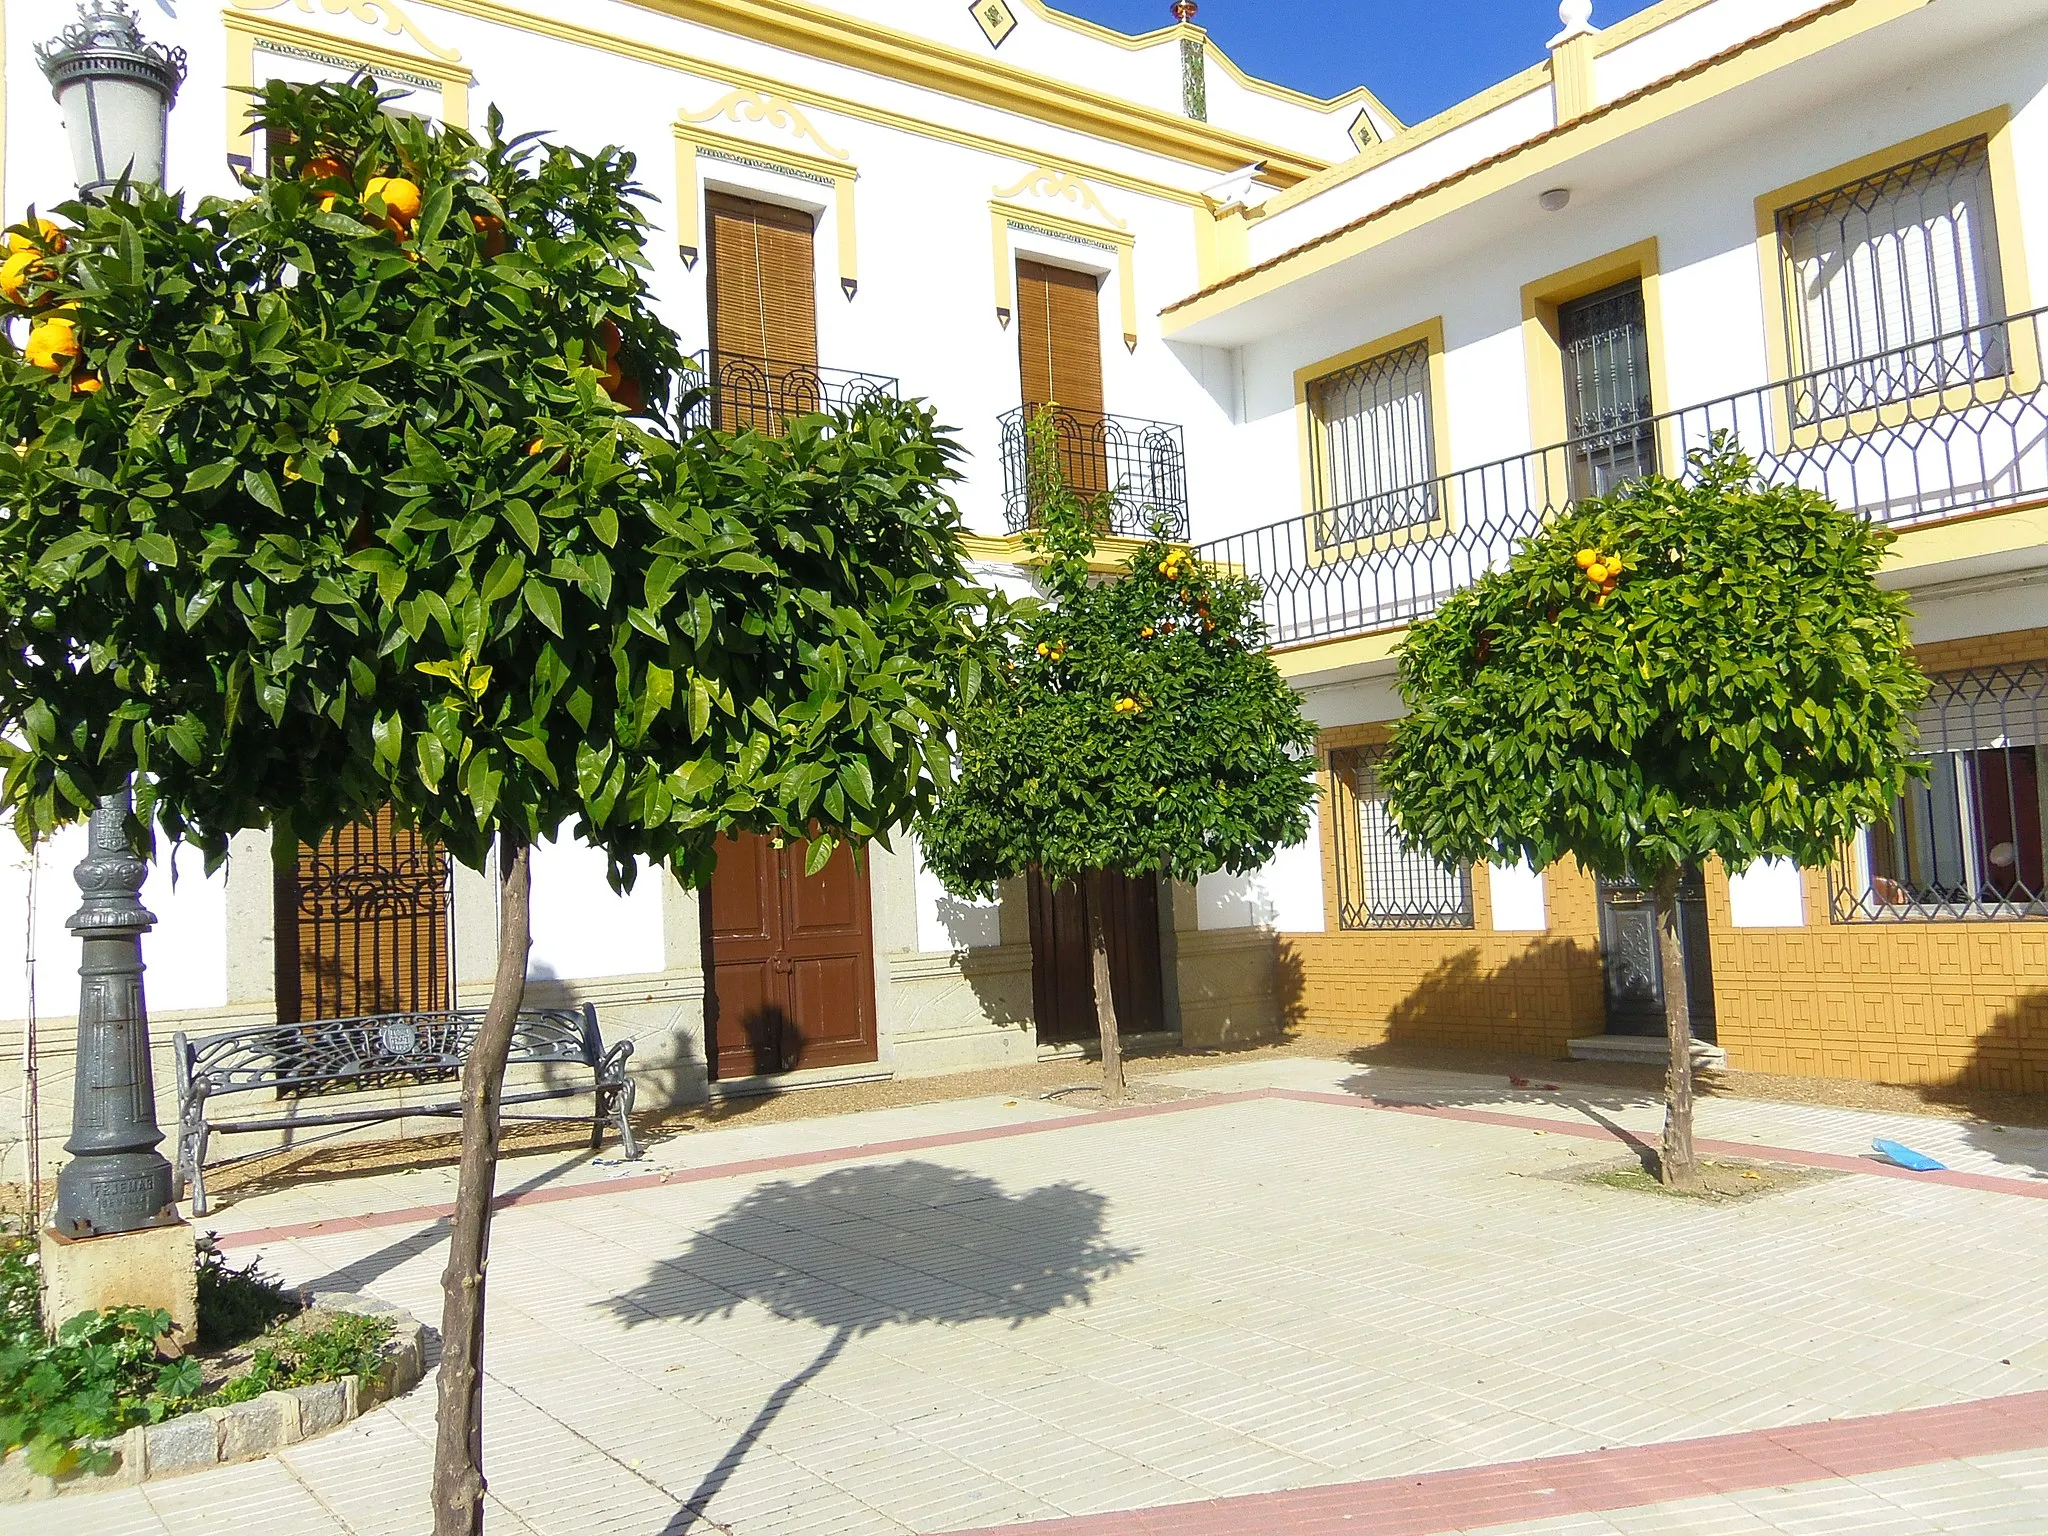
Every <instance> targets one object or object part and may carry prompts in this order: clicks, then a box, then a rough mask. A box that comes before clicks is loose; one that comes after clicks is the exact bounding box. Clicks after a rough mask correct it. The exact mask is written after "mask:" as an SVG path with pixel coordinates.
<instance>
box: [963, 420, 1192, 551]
mask: <svg viewBox="0 0 2048 1536" xmlns="http://www.w3.org/2000/svg"><path fill="white" fill-rule="evenodd" d="M1047 416H1050V419H1051V422H1052V441H1053V450H1054V453H1055V454H1056V456H1057V460H1058V465H1059V471H1060V474H1061V476H1062V478H1064V479H1065V480H1066V482H1067V484H1069V485H1071V486H1073V487H1074V488H1075V489H1076V490H1078V491H1080V492H1081V493H1082V494H1083V495H1085V496H1104V495H1106V496H1107V497H1109V499H1110V501H1109V529H1108V531H1109V532H1111V533H1114V534H1124V535H1128V536H1130V537H1133V538H1148V537H1151V536H1152V535H1153V534H1155V533H1156V534H1158V535H1159V536H1160V537H1162V538H1169V539H1185V538H1186V537H1187V536H1188V468H1187V466H1188V453H1187V444H1186V443H1185V442H1184V441H1183V439H1182V436H1181V429H1180V428H1179V427H1178V426H1176V425H1174V424H1173V423H1171V422H1164V421H1143V420H1140V419H1138V418H1136V417H1131V416H1105V415H1103V414H1102V413H1101V412H1099V411H1075V410H1069V409H1068V408H1067V407H1066V406H1063V405H1053V406H1044V405H1027V406H1020V407H1018V408H1017V409H1016V410H1014V411H1010V412H1007V413H1005V414H1004V416H1003V417H1002V419H1001V426H1002V429H1003V440H1002V451H1003V511H1004V515H1005V516H1006V517H1007V519H1008V521H1009V527H1010V532H1012V533H1022V532H1023V531H1024V530H1025V529H1026V528H1030V527H1033V526H1035V525H1036V523H1037V521H1038V516H1037V511H1038V505H1039V500H1040V497H1041V496H1042V495H1043V491H1042V490H1041V489H1040V485H1041V483H1042V477H1041V475H1040V474H1039V472H1038V471H1037V470H1036V468H1035V466H1034V465H1033V464H1032V462H1031V451H1030V450H1031V442H1030V430H1029V429H1030V427H1031V426H1032V425H1033V424H1034V423H1036V422H1037V421H1039V420H1041V419H1043V418H1045V417H1047Z"/></svg>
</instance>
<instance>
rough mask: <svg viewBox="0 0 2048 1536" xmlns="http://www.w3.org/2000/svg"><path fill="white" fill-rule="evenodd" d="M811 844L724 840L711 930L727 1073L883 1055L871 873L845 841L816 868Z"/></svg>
mask: <svg viewBox="0 0 2048 1536" xmlns="http://www.w3.org/2000/svg"><path fill="white" fill-rule="evenodd" d="M806 853H807V848H806V847H805V845H803V844H792V845H790V846H789V847H786V848H777V847H775V845H774V844H773V843H772V842H771V841H770V840H769V839H767V838H765V837H757V836H754V835H752V834H747V835H743V836H741V837H738V838H736V839H733V840H732V841H729V842H727V843H726V844H724V845H723V846H722V847H721V848H720V851H719V857H718V867H717V868H716V870H715V871H714V872H713V874H712V877H711V888H710V890H709V891H708V892H707V893H706V899H705V902H704V929H705V947H706V949H707V951H708V954H707V958H706V972H707V979H708V981H709V985H708V986H707V987H706V989H705V990H706V997H705V1012H706V1021H707V1023H708V1025H709V1029H710V1039H711V1049H710V1053H709V1054H710V1057H711V1062H712V1075H713V1076H714V1077H716V1078H719V1079H721V1080H725V1079H731V1078H735V1077H757V1076H762V1075H765V1074H767V1073H773V1072H794V1071H798V1070H800V1069H802V1068H806V1067H836V1066H844V1065H846V1064H848V1063H851V1062H862V1061H873V1060H875V1059H876V1055H877V1050H876V1039H875V971H874V938H873V923H872V921H871V918H870V913H869V907H868V881H867V873H866V871H865V870H864V869H862V868H859V867H857V866H856V865H855V863H854V859H853V854H852V852H851V851H850V850H848V849H846V848H844V847H842V848H840V849H839V850H838V851H837V852H836V853H834V854H833V855H832V860H831V862H830V863H829V864H827V865H826V866H825V868H824V869H823V870H821V871H820V872H819V873H818V874H816V875H808V876H807V875H805V874H804V859H805V856H806Z"/></svg>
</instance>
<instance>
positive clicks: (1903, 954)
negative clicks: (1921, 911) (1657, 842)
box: [1278, 628, 2048, 1092]
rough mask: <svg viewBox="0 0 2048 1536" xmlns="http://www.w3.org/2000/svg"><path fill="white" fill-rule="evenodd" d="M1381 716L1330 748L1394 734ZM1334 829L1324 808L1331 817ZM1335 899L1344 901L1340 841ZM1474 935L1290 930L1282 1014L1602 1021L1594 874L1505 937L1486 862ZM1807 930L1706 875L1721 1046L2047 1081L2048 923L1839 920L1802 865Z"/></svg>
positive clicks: (1954, 660) (1409, 1039)
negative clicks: (1764, 919) (1746, 915)
mask: <svg viewBox="0 0 2048 1536" xmlns="http://www.w3.org/2000/svg"><path fill="white" fill-rule="evenodd" d="M1919 658H1920V663H1921V665H1922V666H1923V667H1924V668H1925V669H1926V670H1928V671H1929V672H1951V671H1959V670H1963V669H1965V668H1972V667H1976V668H1985V667H1993V666H2000V665H2014V664H2017V663H2021V662H2027V661H2044V660H2048V628H2041V629H2029V630H2019V631H2013V632H2009V633H2006V634H2000V635H1988V636H1978V637H1975V638H1971V639H1965V640H1953V641H1944V642H1941V643H1939V644H1934V645H1926V646H1922V647H1920V649H1919ZM1385 739H1386V730H1385V728H1384V727H1383V726H1377V725H1367V726H1353V727H1347V728H1344V729H1340V730H1332V731H1327V732H1325V733H1324V735H1323V738H1322V745H1323V747H1324V748H1325V750H1327V749H1329V748H1332V747H1348V746H1357V745H1363V744H1367V743H1371V742H1377V741H1384V740H1385ZM1328 825H1329V820H1328V818H1325V826H1326V827H1327V826H1328ZM1331 835H1332V834H1331V833H1329V832H1326V833H1325V836H1324V840H1323V841H1324V847H1323V884H1324V892H1325V910H1326V911H1329V912H1332V913H1334V912H1335V911H1336V910H1337V901H1336V891H1335V881H1336V869H1335V861H1334V844H1333V843H1332V842H1331ZM1474 884H1475V889H1474V893H1473V894H1474V905H1475V908H1476V911H1475V926H1474V927H1473V928H1472V929H1470V930H1464V931H1455V932H1441V931H1435V932H1432V931H1419V932H1409V931H1391V932H1369V933H1337V932H1330V933H1324V934H1304V935H1290V936H1286V937H1284V938H1283V939H1282V940H1281V952H1280V965H1279V977H1278V980H1279V987H1280V995H1281V1002H1282V1012H1283V1017H1285V1018H1286V1019H1288V1020H1289V1021H1290V1022H1291V1023H1292V1024H1294V1025H1295V1027H1297V1028H1309V1029H1313V1030H1315V1031H1316V1032H1317V1033H1326V1034H1334V1035H1338V1036H1341V1037H1347V1038H1356V1039H1357V1040H1359V1041H1360V1042H1361V1043H1364V1044H1374V1043H1380V1042H1383V1041H1384V1042H1393V1043H1397V1044H1402V1043H1407V1044H1431V1045H1456V1046H1464V1047H1469V1048H1471V1049H1474V1050H1480V1051H1499V1052H1516V1053H1531V1054H1542V1055H1549V1056H1558V1055H1562V1054H1563V1052H1564V1046H1565V1042H1566V1041H1568V1040H1570V1039H1572V1038H1573V1037H1575V1036H1579V1035H1592V1034H1599V1033H1601V1032H1602V1030H1603V1029H1604V1028H1605V1023H1604V1011H1603V999H1602V986H1601V971H1600V958H1599V922H1598V913H1597V910H1596V905H1595V898H1594V890H1593V882H1592V880H1591V879H1590V878H1588V877H1586V876H1584V875H1582V874H1580V873H1579V872H1578V871H1576V870H1571V869H1552V870H1550V871H1549V872H1548V874H1547V876H1546V884H1547V887H1548V892H1547V894H1548V900H1549V917H1550V929H1549V932H1547V933H1542V934H1519V933H1499V934H1497V933H1494V932H1492V931H1491V929H1492V912H1491V903H1490V901H1489V899H1488V896H1489V893H1488V891H1487V882H1486V879H1485V876H1484V873H1483V872H1481V873H1480V874H1478V875H1477V876H1476V877H1475V882H1474ZM1805 897H1806V926H1805V927H1804V928H1797V929H1758V928H1742V929H1738V928H1736V927H1734V925H1733V923H1732V922H1731V920H1730V915H1729V907H1728V882H1727V879H1726V877H1725V876H1724V875H1723V874H1722V873H1721V872H1720V871H1719V870H1718V869H1716V870H1711V871H1710V872H1709V874H1708V879H1707V899H1708V916H1709V921H1710V924H1711V928H1712V936H1713V963H1714V998H1715V1004H1716V1009H1717V1012H1718V1014H1719V1028H1720V1041H1721V1044H1722V1045H1723V1046H1725V1047H1726V1048H1727V1050H1728V1056H1729V1064H1730V1065H1731V1066H1733V1067H1736V1068H1738V1069H1742V1070H1749V1071H1757V1072H1781V1073H1790V1074H1795V1075H1800V1076H1811V1077H1845V1078H1866V1079H1875V1080H1878V1081H1883V1082H1901V1083H1930V1084H1943V1083H1953V1084H1956V1085H1958V1086H1967V1087H1980V1088H2016V1089H2025V1090H2028V1091H2033V1092H2041V1091H2048V921H2040V920H2036V921H2031V922H2012V923H1992V922H1945V923H1888V924H1883V925H1878V924H1853V925H1852V924H1836V923H1833V922H1830V921H1829V918H1828V895H1827V875H1826V873H1825V872H1824V871H1821V870H1809V871H1807V872H1806V876H1805Z"/></svg>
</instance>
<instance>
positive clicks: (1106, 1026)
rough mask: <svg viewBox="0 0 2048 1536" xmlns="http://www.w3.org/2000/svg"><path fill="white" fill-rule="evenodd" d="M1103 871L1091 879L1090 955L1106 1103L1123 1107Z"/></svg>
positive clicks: (1120, 1047)
mask: <svg viewBox="0 0 2048 1536" xmlns="http://www.w3.org/2000/svg"><path fill="white" fill-rule="evenodd" d="M1107 883H1108V882H1107V881H1105V880H1104V878H1103V874H1102V871H1101V870H1099V869H1098V870H1096V871H1094V872H1093V873H1091V874H1090V875H1089V876H1088V888H1087V895H1088V953H1089V957H1090V959H1091V961H1092V962H1093V965H1094V971H1095V1022H1096V1024H1097V1025H1098V1026H1099V1027H1100V1028H1101V1030H1102V1102H1103V1103H1105V1104H1121V1103H1123V1101H1124V1099H1125V1098H1126V1097H1127V1096H1128V1094H1127V1090H1126V1089H1125V1087H1124V1043H1123V1038H1122V1037H1121V1036H1120V1035H1118V1033H1117V1028H1116V994H1115V992H1114V990H1113V989H1112V988H1111V987H1110V984H1109V925H1108V924H1107V923H1105V922H1104V921H1103V919H1102V903H1103V896H1104V888H1105V886H1106V885H1107Z"/></svg>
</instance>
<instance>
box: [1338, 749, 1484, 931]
mask: <svg viewBox="0 0 2048 1536" xmlns="http://www.w3.org/2000/svg"><path fill="white" fill-rule="evenodd" d="M1385 756H1386V748H1384V747H1350V748H1346V749H1343V750H1340V751H1335V752H1332V753H1331V754H1330V801H1331V805H1330V811H1331V815H1330V824H1331V827H1332V828H1333V829H1334V831H1335V833H1336V839H1337V926H1338V927H1339V928H1470V927H1471V926H1472V870H1471V868H1470V866H1457V867H1453V866H1449V865H1444V864H1439V863H1437V862H1436V860H1434V859H1432V858H1431V857H1430V856H1429V855H1428V854H1426V853H1423V852H1421V851H1420V850H1418V849H1414V848H1411V847H1409V846H1408V845H1407V844H1406V843H1404V842H1403V841H1402V840H1401V836H1400V834H1399V833H1398V832H1396V831H1395V830H1394V823H1393V818H1392V817H1391V816H1390V815H1389V814H1388V812H1387V795H1386V791H1385V789H1383V788H1382V787H1381V785H1380V778H1379V764H1380V762H1381V760H1382V759H1383V758H1384V757H1385Z"/></svg>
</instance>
